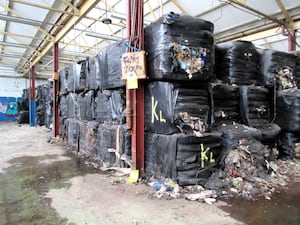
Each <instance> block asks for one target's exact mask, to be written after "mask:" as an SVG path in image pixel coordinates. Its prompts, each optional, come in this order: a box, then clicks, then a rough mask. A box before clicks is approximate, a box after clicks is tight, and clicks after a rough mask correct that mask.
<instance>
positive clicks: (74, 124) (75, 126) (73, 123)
mask: <svg viewBox="0 0 300 225" xmlns="http://www.w3.org/2000/svg"><path fill="white" fill-rule="evenodd" d="M80 123H81V121H80V120H77V119H68V122H67V125H68V134H67V137H68V138H67V143H68V144H69V145H70V146H71V147H72V148H73V149H75V150H76V151H78V150H79V146H78V140H79V137H80V136H79V128H80Z"/></svg>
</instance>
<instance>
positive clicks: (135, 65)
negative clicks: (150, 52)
mask: <svg viewBox="0 0 300 225" xmlns="http://www.w3.org/2000/svg"><path fill="white" fill-rule="evenodd" d="M145 64H146V59H145V51H140V52H127V53H124V54H123V55H122V58H121V65H122V79H127V78H128V76H129V75H130V74H133V73H134V74H136V76H137V79H145V78H146V66H145Z"/></svg>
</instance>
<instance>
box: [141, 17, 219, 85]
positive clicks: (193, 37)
mask: <svg viewBox="0 0 300 225" xmlns="http://www.w3.org/2000/svg"><path fill="white" fill-rule="evenodd" d="M213 30H214V25H213V24H212V23H211V22H209V21H205V20H202V19H199V18H196V17H192V16H188V15H178V14H174V13H169V14H167V15H164V16H162V17H161V18H159V19H158V20H157V21H155V22H153V23H151V24H150V25H149V26H147V27H146V28H145V50H146V52H147V53H148V55H147V63H148V65H147V68H148V74H147V75H148V76H149V78H150V79H153V80H164V81H174V80H210V79H212V78H214V74H213V66H214V45H213V43H214V37H213V34H212V33H213Z"/></svg>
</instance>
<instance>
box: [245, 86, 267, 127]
mask: <svg viewBox="0 0 300 225" xmlns="http://www.w3.org/2000/svg"><path fill="white" fill-rule="evenodd" d="M270 101H271V97H270V94H269V90H268V89H267V88H264V87H259V86H240V118H241V122H242V123H243V124H245V125H247V126H253V127H255V126H260V125H263V124H266V123H269V122H270V121H271V113H270V112H271V109H270V107H271V104H270Z"/></svg>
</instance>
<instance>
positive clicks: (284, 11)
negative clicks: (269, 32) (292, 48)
mask: <svg viewBox="0 0 300 225" xmlns="http://www.w3.org/2000/svg"><path fill="white" fill-rule="evenodd" d="M276 3H277V5H278V7H279V8H280V10H281V12H282V13H283V15H284V16H285V19H286V21H287V22H288V24H287V25H288V27H289V28H293V23H294V21H293V19H292V17H291V16H290V14H289V13H288V11H287V10H286V8H285V7H284V5H283V4H282V1H281V0H276Z"/></svg>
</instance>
